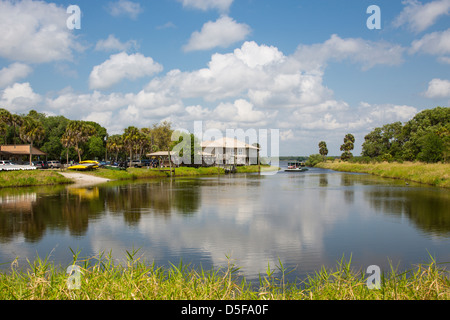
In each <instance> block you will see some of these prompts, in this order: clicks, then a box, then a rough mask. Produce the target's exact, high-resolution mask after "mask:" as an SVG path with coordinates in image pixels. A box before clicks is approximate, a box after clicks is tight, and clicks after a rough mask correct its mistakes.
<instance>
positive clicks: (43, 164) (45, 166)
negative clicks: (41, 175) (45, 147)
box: [32, 161, 48, 169]
mask: <svg viewBox="0 0 450 320" xmlns="http://www.w3.org/2000/svg"><path fill="white" fill-rule="evenodd" d="M32 164H33V166H35V167H36V168H38V169H48V163H47V161H35V162H32Z"/></svg>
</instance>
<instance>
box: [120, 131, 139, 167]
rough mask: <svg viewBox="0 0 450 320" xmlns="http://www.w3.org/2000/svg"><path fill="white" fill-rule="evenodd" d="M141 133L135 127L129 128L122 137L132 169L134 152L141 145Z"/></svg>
mask: <svg viewBox="0 0 450 320" xmlns="http://www.w3.org/2000/svg"><path fill="white" fill-rule="evenodd" d="M139 139H140V131H139V129H138V128H136V127H134V126H129V127H128V128H126V129H125V130H124V133H123V135H122V140H123V146H124V148H125V149H126V150H127V151H128V152H129V155H130V167H131V166H132V163H131V161H133V151H134V150H135V148H136V145H138V144H139Z"/></svg>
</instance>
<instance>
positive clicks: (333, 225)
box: [0, 170, 450, 276]
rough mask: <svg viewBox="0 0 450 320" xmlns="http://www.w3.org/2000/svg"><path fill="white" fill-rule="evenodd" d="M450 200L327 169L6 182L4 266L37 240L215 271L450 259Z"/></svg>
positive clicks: (0, 209) (46, 245) (1, 215)
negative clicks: (433, 255) (33, 184)
mask: <svg viewBox="0 0 450 320" xmlns="http://www.w3.org/2000/svg"><path fill="white" fill-rule="evenodd" d="M449 203H450V196H449V193H448V191H447V190H442V189H437V188H424V187H416V186H410V187H406V186H405V185H404V183H403V184H401V183H400V182H398V181H394V180H386V179H381V178H376V177H372V176H368V175H358V174H344V173H335V172H330V171H326V170H322V171H321V170H310V171H309V172H307V173H306V174H303V173H302V174H287V173H279V174H277V175H275V176H264V175H251V174H250V175H229V176H221V177H206V178H183V179H161V180H159V179H155V180H149V181H145V182H133V183H128V182H115V183H109V184H106V185H102V186H93V187H88V188H80V187H76V188H74V187H67V188H66V187H58V188H49V189H42V188H39V189H37V188H34V189H20V190H18V189H15V190H6V189H4V190H2V191H1V192H0V242H1V243H2V246H1V247H0V263H1V262H4V261H6V259H9V257H10V256H12V252H14V254H15V255H22V254H23V252H30V249H32V248H33V249H34V248H36V247H35V246H32V244H36V245H37V246H38V247H39V249H40V250H41V251H44V252H41V253H40V255H43V256H45V255H46V254H48V253H49V252H50V251H51V250H53V249H54V248H55V247H56V246H58V245H60V247H61V250H60V251H58V250H56V251H54V252H53V256H54V258H55V259H56V260H58V259H60V260H61V261H62V260H64V259H65V258H66V255H65V252H63V251H65V250H67V248H68V246H70V247H72V248H74V247H76V246H78V245H81V246H82V247H83V250H85V251H87V253H86V254H87V255H89V254H96V253H98V252H100V251H109V250H113V252H114V253H115V254H116V255H117V257H120V256H122V255H123V254H124V253H125V250H129V249H130V248H133V247H134V248H142V250H143V252H145V254H146V257H147V258H148V259H149V260H154V261H155V262H156V263H158V264H165V263H167V262H168V261H171V262H178V260H179V259H180V258H183V260H187V261H188V262H193V263H196V264H198V263H201V264H202V265H203V266H204V267H209V266H218V265H226V263H227V262H226V261H225V256H226V255H231V256H232V258H234V259H236V260H237V264H238V265H239V266H241V267H242V272H243V273H245V274H246V275H247V276H249V275H250V276H257V274H258V273H259V272H264V270H265V269H266V268H267V264H268V263H270V264H271V265H272V266H273V265H276V264H277V263H278V259H280V260H281V261H282V262H283V264H285V265H286V266H289V267H296V268H297V269H296V273H293V275H294V276H295V275H302V274H304V273H306V272H311V271H314V270H316V269H317V268H319V267H320V266H321V265H332V266H334V264H335V261H336V260H337V259H339V258H340V257H341V256H342V254H343V253H348V252H350V253H355V256H357V257H359V258H356V260H357V259H361V260H360V262H361V263H366V262H367V263H369V265H370V264H376V263H378V260H379V259H386V257H387V256H389V257H390V258H394V257H393V255H395V257H399V258H400V259H406V260H411V261H413V262H414V263H416V262H418V261H417V259H418V256H419V257H422V254H424V255H426V254H427V251H426V250H434V251H435V252H437V253H439V254H442V253H443V255H444V258H447V261H450V256H449V255H450V250H449V249H450V241H449V239H450V215H449V212H450V210H449V209H450V208H449ZM393 219H394V221H395V224H392V221H393ZM399 234H402V235H404V236H405V237H408V241H401V239H399V238H398V237H399ZM436 237H438V238H439V239H440V240H436ZM22 240H23V241H24V242H25V244H22ZM27 243H28V244H30V245H29V246H28V245H27ZM18 248H20V252H19V251H18V250H19V249H18ZM58 252H60V253H58ZM61 252H62V253H61ZM30 258H32V257H30ZM374 260H376V261H374ZM380 264H381V263H380Z"/></svg>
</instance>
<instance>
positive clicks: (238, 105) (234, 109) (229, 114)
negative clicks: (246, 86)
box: [212, 99, 277, 126]
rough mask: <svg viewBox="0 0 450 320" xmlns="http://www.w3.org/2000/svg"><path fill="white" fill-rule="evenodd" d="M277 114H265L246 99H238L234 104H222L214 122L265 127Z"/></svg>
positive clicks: (215, 113) (217, 110) (217, 108)
mask: <svg viewBox="0 0 450 320" xmlns="http://www.w3.org/2000/svg"><path fill="white" fill-rule="evenodd" d="M276 113H277V112H276V111H275V112H271V113H269V112H263V111H261V110H256V109H255V107H254V105H253V104H252V103H250V102H248V101H246V100H244V99H238V100H236V101H234V103H220V104H219V105H218V106H217V107H216V108H215V109H214V112H213V117H212V118H213V119H214V120H221V121H225V122H228V121H231V122H238V123H241V125H243V124H244V123H251V124H252V125H254V126H256V125H264V124H267V122H268V120H269V119H270V118H272V117H274V116H275V115H276Z"/></svg>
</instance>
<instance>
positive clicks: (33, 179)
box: [0, 170, 72, 188]
mask: <svg viewBox="0 0 450 320" xmlns="http://www.w3.org/2000/svg"><path fill="white" fill-rule="evenodd" d="M70 183H72V180H70V179H68V178H65V177H63V176H62V175H60V174H59V173H58V172H56V171H50V170H32V171H22V170H19V171H1V172H0V188H8V187H31V186H49V185H58V184H70Z"/></svg>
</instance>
